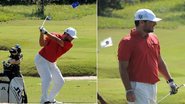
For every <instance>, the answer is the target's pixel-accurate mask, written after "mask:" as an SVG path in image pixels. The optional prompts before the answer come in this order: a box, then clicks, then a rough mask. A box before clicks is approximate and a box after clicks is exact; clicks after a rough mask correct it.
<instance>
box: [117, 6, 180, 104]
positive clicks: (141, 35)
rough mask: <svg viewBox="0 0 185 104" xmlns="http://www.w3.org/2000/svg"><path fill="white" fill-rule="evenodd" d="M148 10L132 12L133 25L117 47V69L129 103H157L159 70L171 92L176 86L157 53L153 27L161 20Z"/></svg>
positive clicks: (157, 48)
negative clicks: (133, 13) (133, 16)
mask: <svg viewBox="0 0 185 104" xmlns="http://www.w3.org/2000/svg"><path fill="white" fill-rule="evenodd" d="M160 20H161V19H160V18H157V17H156V16H155V14H154V13H153V12H152V11H151V10H149V9H139V10H138V11H137V12H136V13H135V28H134V29H132V30H131V32H130V34H128V35H127V36H126V37H124V38H123V39H122V40H121V41H120V43H119V47H118V60H119V70H120V75H121V79H122V82H123V84H124V86H125V90H126V99H127V101H128V103H129V104H156V103H157V102H156V95H157V87H156V83H157V82H158V81H159V76H158V72H160V73H161V74H162V75H163V77H164V78H165V79H166V80H167V82H168V84H169V86H170V88H171V94H176V93H177V85H176V84H175V83H174V81H173V79H172V77H171V75H170V74H169V72H168V69H167V67H166V64H165V62H164V60H163V59H162V57H161V54H160V45H159V41H158V38H157V36H156V35H155V34H154V33H153V31H154V26H155V25H156V24H157V22H158V21H160Z"/></svg>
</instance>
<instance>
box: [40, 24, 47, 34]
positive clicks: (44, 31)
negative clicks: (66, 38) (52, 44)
mask: <svg viewBox="0 0 185 104" xmlns="http://www.w3.org/2000/svg"><path fill="white" fill-rule="evenodd" d="M39 30H40V32H41V33H42V34H47V33H48V31H47V30H46V29H45V28H44V27H43V26H41V27H39Z"/></svg>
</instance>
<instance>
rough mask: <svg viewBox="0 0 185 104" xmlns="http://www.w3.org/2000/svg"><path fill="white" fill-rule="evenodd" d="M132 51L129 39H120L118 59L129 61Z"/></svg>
mask: <svg viewBox="0 0 185 104" xmlns="http://www.w3.org/2000/svg"><path fill="white" fill-rule="evenodd" d="M131 53H132V47H131V45H130V44H129V40H124V39H122V40H121V41H120V43H119V46H118V60H119V61H129V59H130V57H131Z"/></svg>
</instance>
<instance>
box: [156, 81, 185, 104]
mask: <svg viewBox="0 0 185 104" xmlns="http://www.w3.org/2000/svg"><path fill="white" fill-rule="evenodd" d="M183 86H184V87H185V84H181V85H180V86H178V87H177V90H178V89H179V88H181V87H183ZM169 95H170V93H168V94H167V95H165V96H164V97H163V98H161V99H160V100H159V101H157V103H158V104H159V103H160V102H161V101H163V100H164V99H165V98H167V97H168V96H169Z"/></svg>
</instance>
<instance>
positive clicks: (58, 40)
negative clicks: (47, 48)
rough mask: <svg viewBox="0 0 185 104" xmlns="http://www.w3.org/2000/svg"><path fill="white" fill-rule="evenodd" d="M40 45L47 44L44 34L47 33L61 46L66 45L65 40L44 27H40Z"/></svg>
mask: <svg viewBox="0 0 185 104" xmlns="http://www.w3.org/2000/svg"><path fill="white" fill-rule="evenodd" d="M39 29H40V41H39V42H40V45H41V46H42V45H45V44H46V41H45V37H44V35H47V36H48V37H49V38H50V39H51V40H54V41H56V42H57V43H58V44H59V45H60V46H61V47H64V41H63V40H62V39H60V38H58V37H57V36H55V35H52V34H51V33H49V32H48V31H47V30H46V29H45V28H44V27H40V28H39Z"/></svg>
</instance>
